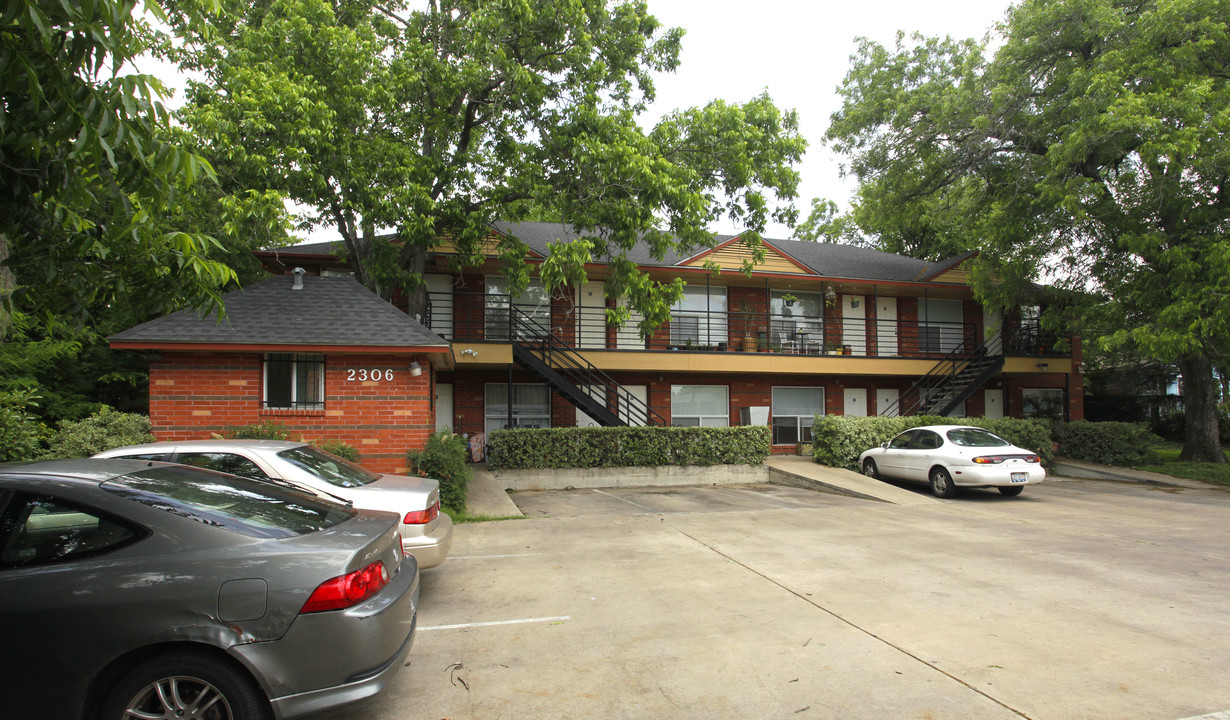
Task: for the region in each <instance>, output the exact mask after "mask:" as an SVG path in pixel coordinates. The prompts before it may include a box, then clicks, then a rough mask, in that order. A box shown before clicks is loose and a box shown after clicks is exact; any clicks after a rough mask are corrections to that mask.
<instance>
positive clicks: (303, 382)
mask: <svg viewBox="0 0 1230 720" xmlns="http://www.w3.org/2000/svg"><path fill="white" fill-rule="evenodd" d="M271 363H289V366H290V403H289V404H288V405H272V404H270V401H269V385H270V378H269V366H270V364H271ZM301 363H303V364H307V363H310V364H312V365H313V366H315V368H314V369H315V370H316V371H317V372H316V373H315V374H314V375H313V374H312V373H311V372H310V370H312V369H313V368H307V370H308V371H309V372H306V373H305V376H304V377H303V378H300V372H299V370H300V364H301ZM313 396H314V397H315V399H313ZM261 405H262V406H263V407H264V408H266V409H268V410H323V409H324V407H325V356H324V355H323V354H320V353H272V352H271V353H265V355H264V357H263V358H262V360H261Z"/></svg>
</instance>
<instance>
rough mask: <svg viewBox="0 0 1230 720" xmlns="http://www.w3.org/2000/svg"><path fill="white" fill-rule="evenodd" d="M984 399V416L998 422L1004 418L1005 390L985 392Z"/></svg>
mask: <svg viewBox="0 0 1230 720" xmlns="http://www.w3.org/2000/svg"><path fill="white" fill-rule="evenodd" d="M982 392H983V395H982V397H983V398H984V400H983V403H984V404H983V408H984V411H983V413H982V416H983V417H985V418H991V419H992V420H998V419H1000V418H1002V417H1003V416H1004V391H1003V390H983V391H982Z"/></svg>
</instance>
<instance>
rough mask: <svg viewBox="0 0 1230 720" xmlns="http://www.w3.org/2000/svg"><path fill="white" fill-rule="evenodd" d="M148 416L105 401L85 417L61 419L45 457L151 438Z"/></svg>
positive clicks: (75, 454)
mask: <svg viewBox="0 0 1230 720" xmlns="http://www.w3.org/2000/svg"><path fill="white" fill-rule="evenodd" d="M154 440H155V438H154V435H153V433H151V432H150V424H149V418H148V417H146V416H144V415H141V414H138V413H122V412H117V411H115V410H113V409H111V408H109V407H107V406H106V405H104V406H103V408H102V409H101V410H99V411H98V412H96V413H94V414H93V415H91V416H89V417H88V418H86V419H84V420H64V421H62V422H61V423H60V428H59V430H57V431H56V432H55V434H54V435H52V436H51V439H50V440H49V441H48V449H47V452H46V453H44V454H43V457H45V458H78V457H89V456H90V455H93V454H94V453H100V452H102V451H103V450H110V449H111V448H117V447H123V446H124V445H140V444H142V443H148V442H154Z"/></svg>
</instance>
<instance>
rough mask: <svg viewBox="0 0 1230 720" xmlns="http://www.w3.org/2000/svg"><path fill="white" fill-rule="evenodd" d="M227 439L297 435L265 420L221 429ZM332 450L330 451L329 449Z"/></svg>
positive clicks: (290, 438)
mask: <svg viewBox="0 0 1230 720" xmlns="http://www.w3.org/2000/svg"><path fill="white" fill-rule="evenodd" d="M222 437H224V438H227V439H229V440H298V439H299V436H298V435H297V434H296V433H294V432H293V431H291V430H290V429H289V428H287V427H286V426H285V425H283V424H281V423H279V422H274V421H273V420H265V421H264V422H258V423H252V424H251V425H236V426H234V427H229V428H227V429H225V430H223V431H222ZM330 452H332V451H330ZM339 454H340V453H339ZM343 457H344V456H343Z"/></svg>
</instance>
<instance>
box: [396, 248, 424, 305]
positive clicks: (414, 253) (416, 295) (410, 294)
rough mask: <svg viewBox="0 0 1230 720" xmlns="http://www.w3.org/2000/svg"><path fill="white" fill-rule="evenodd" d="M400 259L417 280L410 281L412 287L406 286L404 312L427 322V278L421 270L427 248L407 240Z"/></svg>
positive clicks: (422, 269)
mask: <svg viewBox="0 0 1230 720" xmlns="http://www.w3.org/2000/svg"><path fill="white" fill-rule="evenodd" d="M399 259H400V260H403V265H402V267H404V268H405V269H406V271H408V272H411V273H414V276H415V278H416V279H417V282H414V281H411V282H412V284H413V287H407V288H406V313H407V314H409V315H410V317H412V318H414V319H416V320H418V321H419V322H421V323H424V324H425V323H426V322H427V278H425V277H423V271H424V270H425V269H426V268H427V249H426V248H424V247H423V246H422V245H420V244H418V243H416V242H414V241H413V240H407V241H406V246H405V247H403V248H402V252H401V257H400V258H399Z"/></svg>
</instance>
